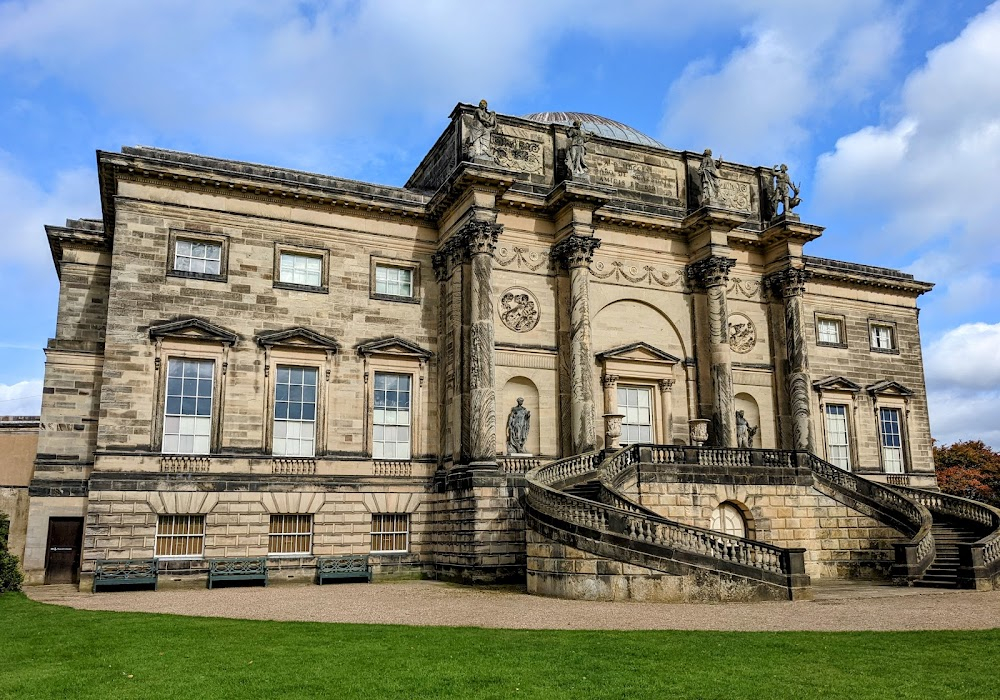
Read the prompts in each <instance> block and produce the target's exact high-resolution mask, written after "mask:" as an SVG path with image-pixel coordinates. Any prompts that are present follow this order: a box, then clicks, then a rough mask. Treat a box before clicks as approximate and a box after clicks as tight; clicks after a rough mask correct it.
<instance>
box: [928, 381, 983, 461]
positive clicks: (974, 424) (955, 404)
mask: <svg viewBox="0 0 1000 700" xmlns="http://www.w3.org/2000/svg"><path fill="white" fill-rule="evenodd" d="M927 399H928V404H929V408H930V418H931V434H932V435H933V436H934V439H935V440H937V441H938V444H942V445H951V444H953V443H956V442H964V441H966V440H982V441H983V442H985V443H986V444H987V445H989V446H990V447H992V448H993V449H997V450H1000V422H998V421H997V405H1000V392H996V391H994V392H983V393H981V394H973V395H969V394H967V393H964V392H954V391H931V392H929V393H928V395H927Z"/></svg>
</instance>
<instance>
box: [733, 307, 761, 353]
mask: <svg viewBox="0 0 1000 700" xmlns="http://www.w3.org/2000/svg"><path fill="white" fill-rule="evenodd" d="M755 345H757V327H756V326H755V325H754V323H753V321H751V320H750V317H749V316H747V315H746V314H742V313H740V312H736V313H733V314H729V347H730V348H731V349H732V351H733V352H736V353H739V354H741V355H745V354H746V353H748V352H750V351H751V350H753V349H754V346H755Z"/></svg>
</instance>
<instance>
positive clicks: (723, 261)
mask: <svg viewBox="0 0 1000 700" xmlns="http://www.w3.org/2000/svg"><path fill="white" fill-rule="evenodd" d="M735 264H736V260H734V259H733V258H727V257H723V256H721V255H710V256H708V257H707V258H704V259H702V260H699V261H698V262H696V263H692V264H691V265H689V266H688V276H689V277H690V279H691V280H692V281H694V282H695V283H696V284H697V285H698V286H700V287H702V288H703V289H704V290H705V292H706V295H707V297H708V347H709V358H710V373H711V375H712V425H713V427H714V429H715V444H716V445H718V446H720V447H736V412H735V411H736V408H735V401H734V400H733V372H732V359H731V355H730V350H729V332H728V331H729V311H728V309H727V308H726V283H727V282H728V281H729V270H730V269H732V267H733V265H735Z"/></svg>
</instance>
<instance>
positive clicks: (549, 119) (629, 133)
mask: <svg viewBox="0 0 1000 700" xmlns="http://www.w3.org/2000/svg"><path fill="white" fill-rule="evenodd" d="M522 118H523V119H530V120H531V121H533V122H541V123H542V124H565V125H566V126H570V125H572V124H573V122H574V121H575V120H577V119H579V120H580V124H581V125H582V126H583V128H584V130H585V131H589V132H591V133H594V134H597V135H598V136H603V137H605V138H609V139H617V140H618V141H628V142H629V143H639V144H642V145H643V146H653V147H654V148H666V146H664V145H663V144H662V143H660V142H659V141H657V140H656V139H652V138H650V137H649V136H646V135H645V134H644V133H642V132H641V131H636V130H635V129H633V128H632V127H630V126H628V125H627V124H622V123H621V122H616V121H615V120H614V119H608V118H607V117H602V116H599V115H597V114H585V113H583V112H536V113H535V114H525V115H524V116H523V117H522Z"/></svg>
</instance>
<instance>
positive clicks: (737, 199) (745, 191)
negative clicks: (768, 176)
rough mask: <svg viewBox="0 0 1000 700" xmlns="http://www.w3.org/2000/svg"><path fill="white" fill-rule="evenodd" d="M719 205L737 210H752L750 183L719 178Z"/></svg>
mask: <svg viewBox="0 0 1000 700" xmlns="http://www.w3.org/2000/svg"><path fill="white" fill-rule="evenodd" d="M719 206H722V207H725V208H726V209H735V210H736V211H745V212H749V211H750V185H749V183H746V182H737V181H735V180H721V179H720V180H719Z"/></svg>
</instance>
